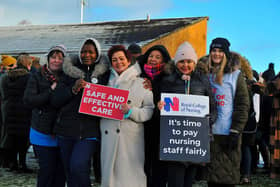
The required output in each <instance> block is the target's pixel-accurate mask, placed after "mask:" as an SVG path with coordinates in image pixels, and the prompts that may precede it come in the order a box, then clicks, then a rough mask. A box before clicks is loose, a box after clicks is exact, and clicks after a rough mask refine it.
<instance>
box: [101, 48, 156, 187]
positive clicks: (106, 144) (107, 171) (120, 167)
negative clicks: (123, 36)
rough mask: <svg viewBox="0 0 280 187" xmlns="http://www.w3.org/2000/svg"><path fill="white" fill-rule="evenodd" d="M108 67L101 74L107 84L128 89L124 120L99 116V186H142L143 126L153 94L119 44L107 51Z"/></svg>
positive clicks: (143, 179) (152, 104) (150, 109)
mask: <svg viewBox="0 0 280 187" xmlns="http://www.w3.org/2000/svg"><path fill="white" fill-rule="evenodd" d="M108 57H109V60H110V62H111V67H112V68H111V70H110V71H108V72H107V73H105V74H104V75H103V79H104V80H106V81H105V82H107V85H108V86H110V87H114V88H119V89H124V90H128V91H129V95H128V101H127V103H125V104H122V107H121V110H122V113H123V114H124V119H123V120H121V121H120V120H112V119H105V118H102V119H101V122H100V129H101V171H102V174H101V176H102V181H101V186H102V187H132V186H137V187H145V186H146V176H145V172H144V125H143V122H145V121H147V120H149V119H150V118H151V117H152V115H153V108H154V103H153V94H152V92H151V91H150V90H149V89H145V88H144V87H143V82H144V80H143V79H142V78H139V74H140V73H141V70H140V69H139V66H138V64H135V65H132V66H130V65H131V61H130V59H131V57H130V54H129V52H128V51H127V50H126V49H125V47H124V46H122V45H115V46H112V47H111V48H110V49H109V51H108Z"/></svg>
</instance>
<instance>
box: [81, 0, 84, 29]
mask: <svg viewBox="0 0 280 187" xmlns="http://www.w3.org/2000/svg"><path fill="white" fill-rule="evenodd" d="M83 19H84V0H81V24H83Z"/></svg>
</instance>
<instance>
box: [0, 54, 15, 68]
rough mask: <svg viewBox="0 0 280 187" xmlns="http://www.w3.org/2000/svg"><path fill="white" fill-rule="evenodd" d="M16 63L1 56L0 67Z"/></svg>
mask: <svg viewBox="0 0 280 187" xmlns="http://www.w3.org/2000/svg"><path fill="white" fill-rule="evenodd" d="M15 63H17V60H16V59H15V58H14V57H12V56H9V55H2V57H1V64H0V66H10V65H13V64H15Z"/></svg>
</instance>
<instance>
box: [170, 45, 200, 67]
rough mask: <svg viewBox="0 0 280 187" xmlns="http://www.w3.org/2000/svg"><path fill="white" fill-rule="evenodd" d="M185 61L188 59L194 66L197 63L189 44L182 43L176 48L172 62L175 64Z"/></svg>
mask: <svg viewBox="0 0 280 187" xmlns="http://www.w3.org/2000/svg"><path fill="white" fill-rule="evenodd" d="M185 59H190V60H193V61H194V63H195V64H196V63H197V55H196V52H195V50H194V48H193V47H192V45H191V44H190V43H189V42H184V43H182V44H181V45H180V46H179V47H178V49H177V51H176V54H175V57H174V62H175V64H177V62H179V61H180V60H185Z"/></svg>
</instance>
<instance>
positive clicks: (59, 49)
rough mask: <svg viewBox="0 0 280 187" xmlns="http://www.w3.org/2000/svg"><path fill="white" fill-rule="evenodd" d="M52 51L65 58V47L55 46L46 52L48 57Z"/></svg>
mask: <svg viewBox="0 0 280 187" xmlns="http://www.w3.org/2000/svg"><path fill="white" fill-rule="evenodd" d="M52 51H60V52H62V54H63V56H64V57H65V56H66V47H65V46H64V45H62V44H60V45H55V46H53V47H51V48H50V49H49V51H48V55H49V54H50V53H51V52H52Z"/></svg>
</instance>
